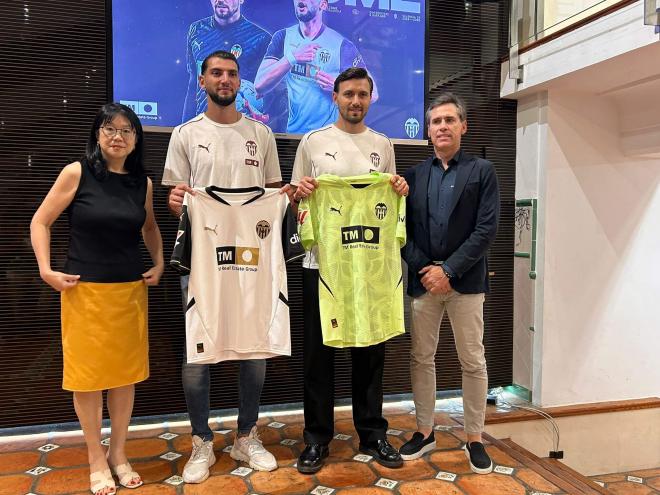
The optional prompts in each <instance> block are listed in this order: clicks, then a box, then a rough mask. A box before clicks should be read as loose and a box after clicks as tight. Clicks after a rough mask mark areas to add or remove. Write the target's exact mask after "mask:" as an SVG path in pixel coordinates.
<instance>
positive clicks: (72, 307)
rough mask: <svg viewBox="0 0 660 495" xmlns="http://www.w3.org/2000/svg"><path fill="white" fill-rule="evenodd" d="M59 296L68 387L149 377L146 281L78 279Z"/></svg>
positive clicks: (125, 382) (126, 382) (116, 384)
mask: <svg viewBox="0 0 660 495" xmlns="http://www.w3.org/2000/svg"><path fill="white" fill-rule="evenodd" d="M61 297H62V350H63V351H64V378H63V381H62V388H63V389H64V390H71V391H74V392H92V391H96V390H105V389H109V388H116V387H123V386H125V385H131V384H133V383H137V382H141V381H142V380H146V379H147V378H148V377H149V340H148V330H147V301H148V299H147V286H146V285H145V284H144V282H143V281H141V280H138V281H137V282H122V283H108V284H105V283H93V282H79V283H78V284H77V285H76V286H75V287H74V288H72V289H69V290H66V291H64V292H62V296H61Z"/></svg>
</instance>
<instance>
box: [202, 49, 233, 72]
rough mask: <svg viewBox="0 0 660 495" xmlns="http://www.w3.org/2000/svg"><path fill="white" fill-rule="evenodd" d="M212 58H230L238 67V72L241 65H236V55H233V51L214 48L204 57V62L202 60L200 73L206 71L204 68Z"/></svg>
mask: <svg viewBox="0 0 660 495" xmlns="http://www.w3.org/2000/svg"><path fill="white" fill-rule="evenodd" d="M212 58H223V59H225V60H232V61H233V62H234V63H235V64H236V68H237V69H238V71H239V72H240V71H241V66H240V65H238V60H236V57H235V56H234V54H233V53H231V52H228V51H226V50H216V51H214V52H213V53H211V54H210V55H208V56H207V57H206V58H205V59H204V62H202V72H201V73H202V74H204V73H205V72H206V68H207V67H208V65H209V60H211V59H212Z"/></svg>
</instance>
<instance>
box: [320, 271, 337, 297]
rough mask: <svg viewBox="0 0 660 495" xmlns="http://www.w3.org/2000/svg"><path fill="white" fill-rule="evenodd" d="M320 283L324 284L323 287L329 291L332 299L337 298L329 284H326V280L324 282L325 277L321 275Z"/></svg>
mask: <svg viewBox="0 0 660 495" xmlns="http://www.w3.org/2000/svg"><path fill="white" fill-rule="evenodd" d="M319 281H320V282H321V283H322V284H323V286H324V287H325V288H326V289H328V292H329V293H330V295H331V296H332V297H335V295H334V294H333V293H332V291H331V290H330V287H328V284H326V283H325V280H323V277H322V276H321V275H320V274H319Z"/></svg>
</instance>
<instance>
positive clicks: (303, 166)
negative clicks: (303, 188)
mask: <svg viewBox="0 0 660 495" xmlns="http://www.w3.org/2000/svg"><path fill="white" fill-rule="evenodd" d="M311 174H312V160H311V159H310V156H309V150H308V144H307V136H303V138H302V139H301V140H300V144H299V145H298V149H297V150H296V158H295V160H294V161H293V171H292V172H291V184H293V185H294V186H297V185H298V183H299V182H300V179H302V178H303V177H307V176H311Z"/></svg>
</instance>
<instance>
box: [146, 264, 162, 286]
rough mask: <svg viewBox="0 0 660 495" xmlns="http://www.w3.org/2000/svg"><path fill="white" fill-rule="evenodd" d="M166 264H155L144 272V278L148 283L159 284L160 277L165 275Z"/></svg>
mask: <svg viewBox="0 0 660 495" xmlns="http://www.w3.org/2000/svg"><path fill="white" fill-rule="evenodd" d="M164 269H165V266H164V265H155V266H153V267H151V268H150V269H149V270H147V271H146V272H144V273H143V274H142V279H143V280H144V283H145V284H146V285H158V282H159V281H160V277H161V276H162V275H163V270H164Z"/></svg>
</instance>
